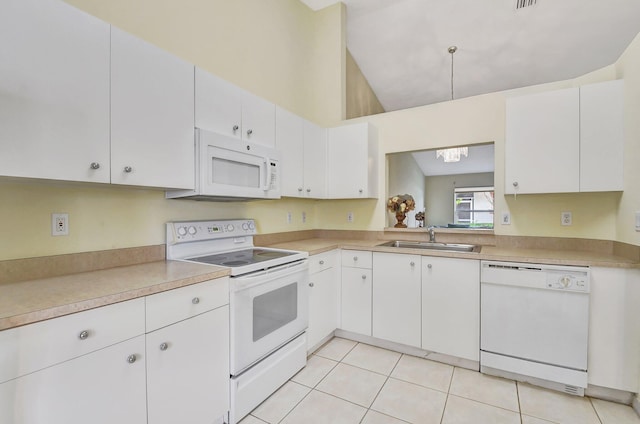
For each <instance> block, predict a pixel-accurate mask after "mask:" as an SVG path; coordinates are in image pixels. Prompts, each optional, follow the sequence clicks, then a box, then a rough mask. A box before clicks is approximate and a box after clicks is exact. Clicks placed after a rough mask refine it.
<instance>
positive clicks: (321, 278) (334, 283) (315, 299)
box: [307, 251, 340, 351]
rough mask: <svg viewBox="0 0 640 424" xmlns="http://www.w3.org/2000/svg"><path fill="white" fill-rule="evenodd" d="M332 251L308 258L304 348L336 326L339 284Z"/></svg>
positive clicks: (311, 347)
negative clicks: (307, 303) (307, 324)
mask: <svg viewBox="0 0 640 424" xmlns="http://www.w3.org/2000/svg"><path fill="white" fill-rule="evenodd" d="M336 256H337V253H336V251H332V252H328V253H323V254H319V255H314V256H312V257H311V258H309V328H308V329H307V350H308V351H312V350H313V349H314V348H316V347H318V346H317V345H318V344H319V343H320V342H321V341H322V340H324V339H325V338H326V337H327V336H329V335H330V334H331V333H333V331H334V330H335V329H336V328H338V298H339V295H340V293H339V286H338V278H337V277H338V276H337V273H336V261H337V260H336Z"/></svg>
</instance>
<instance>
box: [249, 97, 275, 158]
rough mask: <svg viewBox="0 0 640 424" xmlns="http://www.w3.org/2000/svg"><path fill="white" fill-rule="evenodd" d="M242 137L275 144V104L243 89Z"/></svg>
mask: <svg viewBox="0 0 640 424" xmlns="http://www.w3.org/2000/svg"><path fill="white" fill-rule="evenodd" d="M242 138H243V139H244V140H248V141H252V142H254V143H259V144H264V145H265V146H270V147H275V145H276V106H275V105H274V104H273V103H270V102H268V101H266V100H265V99H263V98H260V97H258V96H254V95H253V94H251V93H249V92H247V91H243V93H242Z"/></svg>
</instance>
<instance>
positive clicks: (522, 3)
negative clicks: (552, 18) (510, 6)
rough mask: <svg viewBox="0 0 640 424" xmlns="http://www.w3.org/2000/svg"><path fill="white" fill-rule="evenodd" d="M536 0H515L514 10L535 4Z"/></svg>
mask: <svg viewBox="0 0 640 424" xmlns="http://www.w3.org/2000/svg"><path fill="white" fill-rule="evenodd" d="M536 2H537V0H516V10H518V9H523V8H525V7H530V6H535V4H536Z"/></svg>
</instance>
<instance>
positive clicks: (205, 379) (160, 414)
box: [147, 306, 229, 424]
mask: <svg viewBox="0 0 640 424" xmlns="http://www.w3.org/2000/svg"><path fill="white" fill-rule="evenodd" d="M147 356H148V357H147V402H148V414H149V424H162V423H167V424H174V423H190V424H209V423H211V422H212V420H214V419H216V418H219V417H222V416H223V415H224V414H226V412H227V411H228V410H229V307H228V306H223V307H221V308H218V309H215V310H213V311H209V312H206V313H204V314H201V315H198V316H195V317H193V318H189V319H187V320H184V321H180V322H178V323H176V324H172V325H170V326H168V327H165V328H162V329H160V330H157V331H154V332H152V333H149V334H147Z"/></svg>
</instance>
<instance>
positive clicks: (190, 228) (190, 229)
mask: <svg viewBox="0 0 640 424" xmlns="http://www.w3.org/2000/svg"><path fill="white" fill-rule="evenodd" d="M187 231H189V234H191V235H195V233H197V232H198V230H196V227H194V226H191V227H189V229H188V230H187Z"/></svg>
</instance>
